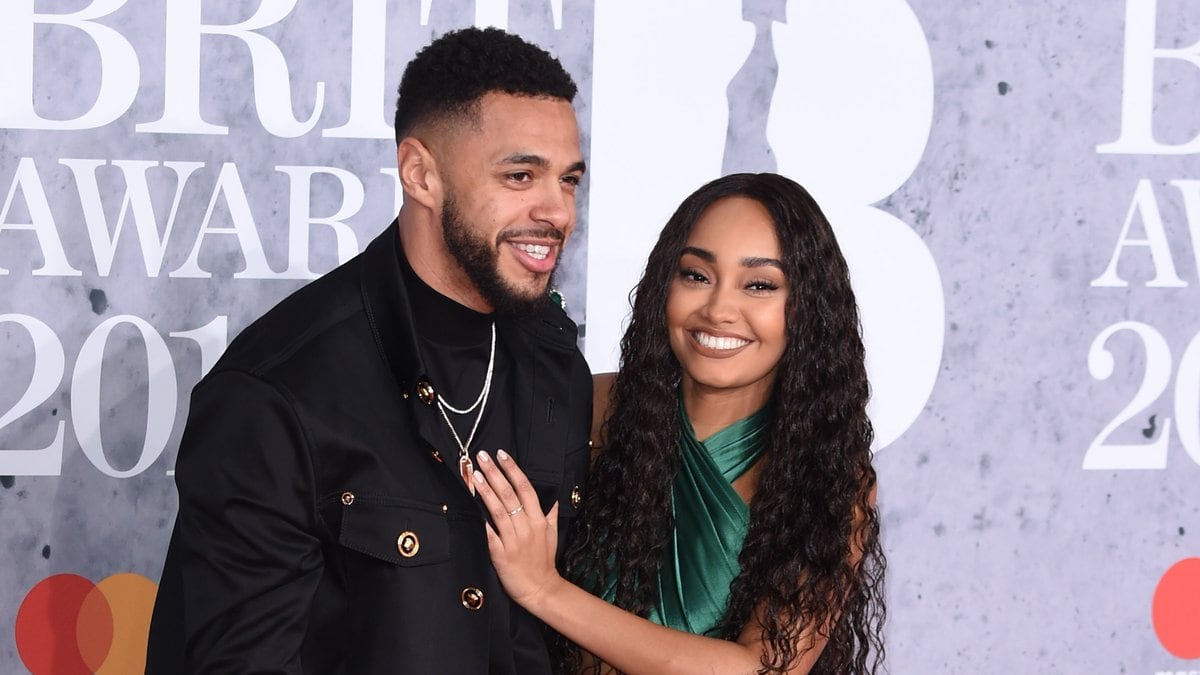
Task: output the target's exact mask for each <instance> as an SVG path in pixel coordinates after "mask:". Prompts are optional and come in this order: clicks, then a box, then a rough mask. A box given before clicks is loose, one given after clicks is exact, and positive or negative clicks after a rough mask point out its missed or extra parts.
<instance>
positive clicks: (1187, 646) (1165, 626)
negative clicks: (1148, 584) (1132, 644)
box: [1151, 558, 1200, 659]
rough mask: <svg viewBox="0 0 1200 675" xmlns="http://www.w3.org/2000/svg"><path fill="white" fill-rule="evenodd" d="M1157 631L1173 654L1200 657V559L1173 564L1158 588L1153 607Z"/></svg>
mask: <svg viewBox="0 0 1200 675" xmlns="http://www.w3.org/2000/svg"><path fill="white" fill-rule="evenodd" d="M1151 615H1152V617H1153V620H1154V632H1155V633H1156V634H1158V641H1159V642H1161V643H1162V646H1163V647H1165V648H1166V649H1167V651H1169V652H1171V654H1173V655H1175V656H1177V657H1179V658H1181V659H1196V658H1200V630H1197V627H1198V626H1200V558H1185V559H1183V560H1180V561H1179V562H1177V563H1175V564H1174V565H1172V566H1171V568H1170V569H1168V570H1167V573H1166V574H1164V575H1163V577H1162V579H1161V580H1160V581H1159V582H1158V587H1157V588H1155V589H1154V602H1153V604H1152V608H1151Z"/></svg>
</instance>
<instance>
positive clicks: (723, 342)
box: [692, 331, 750, 349]
mask: <svg viewBox="0 0 1200 675" xmlns="http://www.w3.org/2000/svg"><path fill="white" fill-rule="evenodd" d="M692 335H693V336H694V337H695V338H696V342H699V343H700V346H702V347H707V348H708V349H737V348H738V347H744V346H746V345H748V344H750V341H749V340H743V339H741V338H735V337H717V336H715V335H709V334H708V333H701V332H700V331H696V332H694V333H692Z"/></svg>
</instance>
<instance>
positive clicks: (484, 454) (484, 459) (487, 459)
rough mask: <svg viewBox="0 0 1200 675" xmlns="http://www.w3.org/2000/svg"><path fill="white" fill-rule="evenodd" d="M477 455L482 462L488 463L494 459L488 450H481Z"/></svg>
mask: <svg viewBox="0 0 1200 675" xmlns="http://www.w3.org/2000/svg"><path fill="white" fill-rule="evenodd" d="M475 456H476V457H478V458H479V463H480V464H487V463H488V462H490V461H492V458H491V457H488V454H487V451H486V450H480V451H479V454H477V455H475Z"/></svg>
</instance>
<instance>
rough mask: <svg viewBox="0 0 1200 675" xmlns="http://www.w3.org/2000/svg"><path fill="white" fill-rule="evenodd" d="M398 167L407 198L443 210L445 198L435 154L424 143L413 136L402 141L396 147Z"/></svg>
mask: <svg viewBox="0 0 1200 675" xmlns="http://www.w3.org/2000/svg"><path fill="white" fill-rule="evenodd" d="M396 167H397V170H398V171H399V172H400V186H401V187H403V188H404V194H405V197H406V198H412V199H414V200H416V202H417V203H419V204H421V205H422V206H424V207H425V208H428V209H431V210H437V209H439V208H441V205H442V197H443V196H444V195H443V192H442V180H441V175H440V174H439V173H438V165H437V161H436V160H435V159H434V158H433V153H431V152H430V151H429V148H428V147H426V146H425V144H424V143H422V142H421V141H419V140H417V139H416V138H413V137H412V136H408V137H405V138H403V139H401V140H400V145H399V146H397V147H396Z"/></svg>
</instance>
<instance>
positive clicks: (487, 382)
mask: <svg viewBox="0 0 1200 675" xmlns="http://www.w3.org/2000/svg"><path fill="white" fill-rule="evenodd" d="M495 369H496V322H495V321H493V322H492V346H491V349H490V350H489V354H488V367H487V375H486V376H485V377H484V378H483V389H482V390H481V391H480V392H479V397H478V398H476V399H475V402H474V403H472V404H471V405H470V406H468V407H467V408H463V409H461V410H460V409H458V408H455V407H454V406H452V405H450V402H449V401H447V400H446V399H444V398H442V395H441V394H438V395H437V407H438V412H440V413H442V419H444V420H446V426H448V427H450V433H451V434H452V435H453V436H454V442H455V443H458V473H459V475H461V476H462V479H463V483H465V484H466V486H467V490H469V491H470V492H471V494H472V495H474V494H475V481H474V479H473V478H472V474H473V473H474V472H475V465H474V464H473V463H472V462H471V456H470V454H468V453H467V448H469V447H471V442H472V441H474V440H475V432H476V431H478V429H479V421H480V420H482V419H483V409H484V408H485V407H487V399H488V394H490V393H491V391H492V374H493V373H494V372H495ZM476 408H479V412H478V413H476V415H475V422H474V424H472V425H471V433H470V434H468V435H467V442H466V443H463V441H462V438H460V437H459V435H458V432H457V431H455V429H454V425H453V424H451V423H450V416H449V415H447V414H446V411H447V410H450V411H451V412H454V413H458V414H459V415H466V414H468V413H470V412H471V411H473V410H475V409H476Z"/></svg>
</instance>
